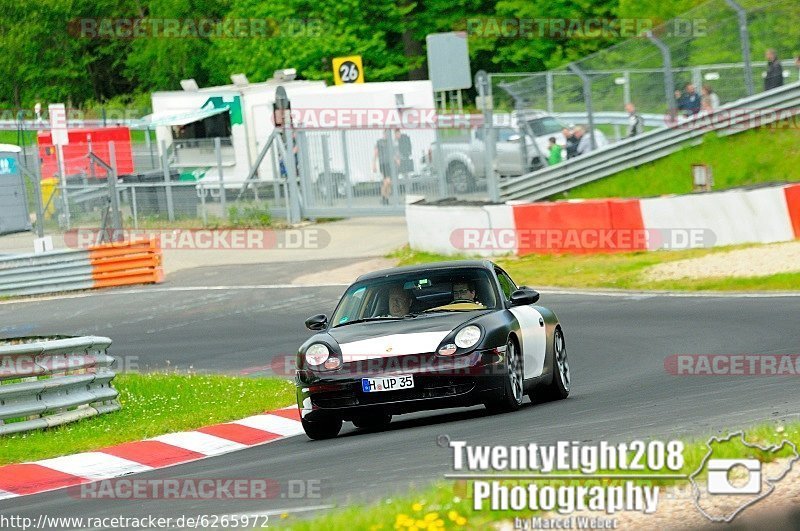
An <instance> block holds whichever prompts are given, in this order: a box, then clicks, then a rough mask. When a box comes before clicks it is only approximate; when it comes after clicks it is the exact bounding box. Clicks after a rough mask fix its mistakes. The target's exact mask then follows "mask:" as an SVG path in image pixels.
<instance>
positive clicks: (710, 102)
mask: <svg viewBox="0 0 800 531" xmlns="http://www.w3.org/2000/svg"><path fill="white" fill-rule="evenodd" d="M702 92H703V97H702V104H701V108H702V109H703V111H705V112H714V110H716V109H717V108H718V107H719V96H717V93H716V92H714V89H712V88H711V85H703V89H702Z"/></svg>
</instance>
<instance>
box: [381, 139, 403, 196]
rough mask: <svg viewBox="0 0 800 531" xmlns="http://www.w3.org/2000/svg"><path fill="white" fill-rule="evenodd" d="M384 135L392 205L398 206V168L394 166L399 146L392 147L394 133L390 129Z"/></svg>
mask: <svg viewBox="0 0 800 531" xmlns="http://www.w3.org/2000/svg"><path fill="white" fill-rule="evenodd" d="M384 134H385V135H386V151H388V158H389V176H390V178H391V180H392V204H393V205H398V204H399V203H400V201H399V190H398V188H399V187H400V178H399V176H398V170H399V168H398V167H397V164H395V160H396V159H395V150H396V149H399V146H395V145H394V131H393V130H392V129H386V130H385V131H384ZM381 184H382V183H381Z"/></svg>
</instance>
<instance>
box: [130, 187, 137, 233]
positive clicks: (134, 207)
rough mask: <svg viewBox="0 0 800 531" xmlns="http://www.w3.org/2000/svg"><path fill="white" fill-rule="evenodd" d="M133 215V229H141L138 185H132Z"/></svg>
mask: <svg viewBox="0 0 800 531" xmlns="http://www.w3.org/2000/svg"><path fill="white" fill-rule="evenodd" d="M130 189H131V213H132V214H133V228H134V229H138V228H139V209H138V207H137V205H136V183H131V185H130Z"/></svg>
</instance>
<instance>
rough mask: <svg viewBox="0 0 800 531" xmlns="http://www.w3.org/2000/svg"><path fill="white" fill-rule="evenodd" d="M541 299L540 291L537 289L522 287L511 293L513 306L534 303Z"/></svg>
mask: <svg viewBox="0 0 800 531" xmlns="http://www.w3.org/2000/svg"><path fill="white" fill-rule="evenodd" d="M538 300H539V292H538V291H536V290H535V289H531V288H526V287H522V288H519V289H517V290H516V291H514V293H512V294H511V306H525V305H527V304H534V303H536V301H538Z"/></svg>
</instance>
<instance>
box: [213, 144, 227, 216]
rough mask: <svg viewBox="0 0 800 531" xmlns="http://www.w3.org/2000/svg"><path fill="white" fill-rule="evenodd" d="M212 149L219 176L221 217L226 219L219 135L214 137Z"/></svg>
mask: <svg viewBox="0 0 800 531" xmlns="http://www.w3.org/2000/svg"><path fill="white" fill-rule="evenodd" d="M214 151H215V152H216V154H217V172H218V176H219V206H220V208H222V219H226V218H227V217H228V215H227V209H226V206H227V203H226V202H225V201H226V198H225V182H224V179H223V178H222V141H221V140H220V138H219V137H215V138H214Z"/></svg>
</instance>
